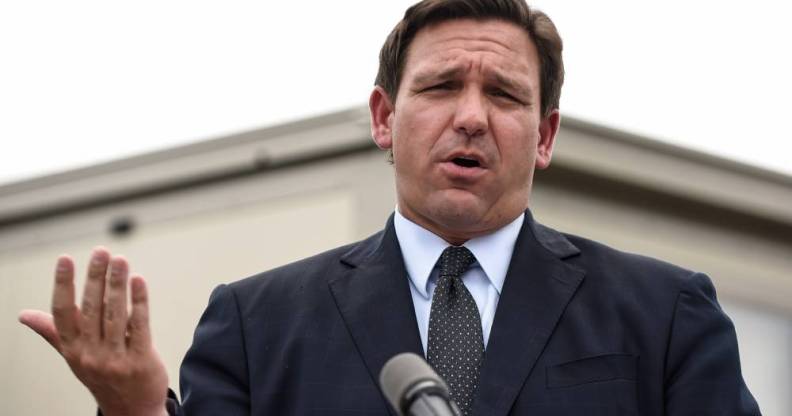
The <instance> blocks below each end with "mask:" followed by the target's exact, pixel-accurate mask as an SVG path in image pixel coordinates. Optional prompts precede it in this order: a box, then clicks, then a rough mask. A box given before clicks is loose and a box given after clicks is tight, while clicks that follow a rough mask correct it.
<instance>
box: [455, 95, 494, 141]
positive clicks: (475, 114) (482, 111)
mask: <svg viewBox="0 0 792 416" xmlns="http://www.w3.org/2000/svg"><path fill="white" fill-rule="evenodd" d="M488 128H489V121H488V114H487V104H486V102H485V98H484V97H483V96H482V94H481V92H480V91H475V90H474V89H466V90H464V91H462V92H461V94H460V95H459V96H458V102H457V108H456V114H455V115H454V130H456V131H457V132H459V133H462V134H465V135H466V136H468V137H476V136H481V135H483V134H484V133H486V132H487V129H488Z"/></svg>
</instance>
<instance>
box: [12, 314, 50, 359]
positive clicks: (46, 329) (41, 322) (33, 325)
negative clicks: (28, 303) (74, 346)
mask: <svg viewBox="0 0 792 416" xmlns="http://www.w3.org/2000/svg"><path fill="white" fill-rule="evenodd" d="M19 322H20V323H22V325H25V326H27V327H28V328H30V329H32V330H33V331H35V332H36V333H37V334H39V335H41V337H42V338H44V339H45V340H46V341H47V342H49V344H50V345H52V347H53V348H55V349H56V350H57V351H58V352H60V337H59V336H58V330H57V329H55V322H54V321H53V320H52V315H50V314H48V313H46V312H42V311H34V310H29V309H26V310H23V311H21V312H19Z"/></svg>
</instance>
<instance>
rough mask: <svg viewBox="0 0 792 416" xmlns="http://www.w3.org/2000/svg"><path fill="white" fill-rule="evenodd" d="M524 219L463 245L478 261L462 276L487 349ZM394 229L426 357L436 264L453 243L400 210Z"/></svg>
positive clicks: (397, 211) (435, 279) (436, 273)
mask: <svg viewBox="0 0 792 416" xmlns="http://www.w3.org/2000/svg"><path fill="white" fill-rule="evenodd" d="M524 220H525V214H522V215H520V216H519V217H517V218H516V219H515V220H514V221H512V222H511V223H509V224H506V225H505V226H504V227H503V228H500V229H499V230H497V231H495V232H494V233H492V234H487V235H485V236H482V237H476V238H474V239H471V240H468V241H467V242H465V243H464V244H463V246H465V247H467V248H468V250H470V252H471V253H473V255H474V256H475V257H476V262H475V263H473V265H471V266H470V268H469V269H468V270H467V271H466V272H465V273H464V274H463V275H462V282H463V283H464V284H465V287H467V289H468V291H470V294H471V295H473V299H474V300H475V301H476V306H478V310H479V316H481V330H482V334H483V335H484V348H486V347H487V341H488V340H489V334H490V329H492V321H493V319H494V318H495V310H496V308H497V306H498V299H500V293H501V289H503V281H504V280H505V279H506V272H507V271H508V268H509V263H510V262H511V257H512V252H513V251H514V243H515V242H516V241H517V235H518V234H519V233H520V228H521V227H522V224H523V221H524ZM394 226H395V228H396V237H397V238H398V240H399V246H400V247H401V252H402V257H404V266H405V268H406V269H407V274H408V277H409V279H410V293H412V300H413V306H414V307H415V317H416V319H417V320H418V332H419V333H420V335H421V344H422V345H423V350H424V355H426V348H427V342H428V338H429V335H428V334H429V313H430V311H431V306H432V295H433V294H434V290H435V287H436V286H437V276H438V274H439V272H440V271H439V268H438V267H436V264H437V260H438V259H439V258H440V254H442V253H443V250H445V248H446V247H448V246H449V245H450V244H449V243H448V242H446V241H445V240H443V239H442V238H441V237H439V236H437V235H435V234H433V233H432V232H431V231H429V230H427V229H425V228H423V227H421V226H420V225H418V224H416V223H414V222H412V221H410V220H408V219H407V218H405V217H404V216H403V215H401V213H400V212H399V210H398V208H397V209H396V214H395V218H394Z"/></svg>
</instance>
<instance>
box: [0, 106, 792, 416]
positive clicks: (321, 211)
mask: <svg viewBox="0 0 792 416" xmlns="http://www.w3.org/2000/svg"><path fill="white" fill-rule="evenodd" d="M369 140H370V139H368V123H367V118H366V111H365V109H354V110H350V111H347V112H341V113H337V114H332V115H328V116H324V117H318V118H315V119H311V120H305V121H302V122H298V123H293V124H290V125H285V126H278V127H274V128H271V129H266V130H261V131H256V132H250V133H246V134H242V135H238V136H234V137H229V138H224V139H221V140H213V141H207V142H205V143H200V144H196V145H191V146H187V147H184V148H179V149H174V150H171V151H166V152H158V153H156V154H152V155H146V156H141V157H136V158H131V159H127V160H124V161H119V162H115V163H111V164H107V165H101V166H96V167H92V168H88V169H85V170H81V171H75V172H69V173H66V174H64V175H58V176H53V177H48V178H41V179H38V180H34V181H29V182H26V183H22V184H15V185H10V186H5V187H0V337H2V339H3V342H2V343H0V374H2V377H0V413H2V414H9V415H40V414H58V415H86V414H91V412H92V411H93V406H94V404H93V401H92V399H91V397H90V395H89V394H88V393H87V391H86V390H85V389H84V388H83V387H82V386H81V385H80V384H79V383H78V382H77V381H76V380H75V379H74V378H73V377H72V375H71V373H70V371H69V369H68V367H67V366H66V365H65V364H64V363H63V361H62V360H61V358H60V357H59V356H57V354H56V353H55V352H54V351H53V350H52V349H51V348H50V347H49V346H48V345H46V344H45V343H44V342H43V341H42V340H40V339H39V338H38V337H37V336H36V335H35V334H33V333H31V332H30V331H29V330H27V329H26V328H24V327H22V326H21V325H20V324H18V323H17V322H16V314H17V312H18V311H19V310H20V309H22V308H39V309H45V310H46V309H48V304H49V297H50V292H51V287H52V283H51V279H52V277H51V275H52V268H53V266H54V260H55V258H56V257H57V256H58V255H59V254H61V253H71V254H73V255H74V256H75V258H76V260H77V264H78V270H80V271H81V272H82V271H83V270H84V267H83V266H84V265H85V263H86V260H87V256H88V253H89V251H90V249H91V248H92V247H93V246H95V245H98V244H101V245H104V246H106V247H108V248H110V249H111V250H112V251H113V252H115V253H123V254H125V255H126V256H127V257H128V258H129V259H130V261H131V264H132V269H133V271H135V272H139V273H141V274H143V275H144V276H146V278H147V280H148V281H149V284H150V291H151V298H152V317H153V318H152V319H153V329H154V340H155V343H156V345H157V347H158V349H159V351H160V352H161V354H162V356H163V358H164V360H165V361H166V365H167V367H168V371H169V374H170V376H171V386H172V387H174V388H177V386H178V367H179V362H180V360H181V358H182V356H183V355H184V352H185V351H186V349H187V348H188V347H189V344H190V340H191V337H192V331H193V329H194V327H195V324H196V323H197V320H198V318H199V316H200V313H201V312H202V310H203V308H204V307H205V305H206V301H207V299H208V296H209V293H210V292H211V289H212V288H213V287H214V286H216V285H217V284H220V283H223V282H230V281H233V280H237V279H239V278H242V277H245V276H248V275H251V274H254V273H257V272H260V271H263V270H266V269H270V268H272V267H275V266H277V265H280V264H284V263H287V262H290V261H293V260H296V259H299V258H302V257H305V256H308V255H311V254H314V253H317V252H319V251H322V250H325V249H329V248H332V247H335V246H338V245H341V244H345V243H348V242H352V241H355V240H357V239H360V238H362V237H364V236H366V235H368V234H369V233H372V232H375V231H376V230H378V229H379V228H381V227H382V226H383V224H384V222H385V220H386V218H387V216H388V215H389V213H390V212H391V211H392V210H393V208H394V206H395V195H394V191H393V184H392V182H393V179H392V173H391V168H390V166H389V165H387V163H385V161H384V160H385V158H384V155H383V154H382V153H381V152H379V151H378V150H376V149H375V148H374V147H373V146H372V145H371V144H370V143H369ZM554 165H555V166H554V167H553V168H551V169H550V170H549V171H547V172H543V173H542V174H540V175H539V177H538V178H537V182H538V183H537V185H536V186H535V189H534V196H533V200H532V203H531V205H532V210H533V211H534V214H535V216H536V217H537V218H538V219H540V220H541V221H542V222H544V223H546V224H548V225H551V226H553V227H555V228H558V229H560V230H562V231H566V232H572V233H575V234H580V235H584V236H587V237H590V238H593V239H596V240H600V241H603V242H605V243H607V244H610V245H612V246H615V247H617V248H620V249H624V250H628V251H633V252H638V253H642V254H647V255H651V256H653V257H659V258H663V259H665V260H668V261H671V262H674V263H678V264H680V265H683V266H685V267H688V268H692V269H696V270H700V271H704V272H706V273H708V274H709V275H710V276H711V277H712V278H713V280H714V282H715V284H716V286H717V288H718V290H719V295H720V297H721V299H723V300H724V307H725V308H726V309H727V312H729V313H730V314H731V315H732V317H733V318H734V320H735V321H736V323H737V324H738V330H739V337H740V343H741V353H742V357H743V367H744V372H745V376H746V379H747V380H748V382H749V386H750V387H751V388H752V390H753V392H754V393H755V395H756V396H757V398H758V399H759V402H760V405H761V406H762V408H763V411H764V413H765V415H769V416H774V415H778V416H782V415H788V414H792V403H790V399H789V398H788V397H787V396H788V394H786V393H788V392H789V391H792V357H790V351H791V350H792V305H791V304H790V302H789V301H788V299H790V295H792V275H790V273H791V272H792V255H790V253H792V233H791V232H790V230H792V212H790V211H789V210H788V208H786V207H789V206H792V180H790V178H786V177H782V176H779V175H775V174H772V173H768V172H762V171H759V170H755V169H751V168H747V167H744V166H740V165H735V164H731V163H729V162H724V161H720V160H717V159H713V158H710V157H707V156H705V155H699V154H695V153H692V152H688V151H684V150H681V149H677V148H673V147H669V146H666V145H661V144H657V143H653V142H650V141H646V140H643V139H641V138H635V137H632V136H628V135H625V134H623V133H620V132H615V131H612V130H608V129H603V128H600V127H597V126H592V125H588V124H586V123H582V122H578V121H575V120H566V121H565V123H564V125H563V127H562V131H561V135H560V137H559V148H558V152H557V154H556V158H555V160H554ZM114 229H115V231H113V230H114ZM81 278H82V276H81V275H80V279H81ZM78 284H80V282H78Z"/></svg>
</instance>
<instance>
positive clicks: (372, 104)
mask: <svg viewBox="0 0 792 416" xmlns="http://www.w3.org/2000/svg"><path fill="white" fill-rule="evenodd" d="M369 112H370V113H371V137H373V138H374V143H376V144H377V147H379V148H380V149H383V150H385V149H390V148H392V147H393V131H392V129H391V125H392V122H393V104H392V102H391V99H390V97H388V93H387V92H385V90H384V89H382V87H380V86H379V85H378V86H376V87H374V91H371V96H370V97H369Z"/></svg>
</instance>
